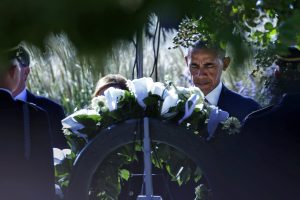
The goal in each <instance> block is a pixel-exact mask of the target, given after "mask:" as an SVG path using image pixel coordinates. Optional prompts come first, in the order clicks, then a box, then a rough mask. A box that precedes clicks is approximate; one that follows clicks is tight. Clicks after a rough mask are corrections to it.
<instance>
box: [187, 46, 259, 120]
mask: <svg viewBox="0 0 300 200" xmlns="http://www.w3.org/2000/svg"><path fill="white" fill-rule="evenodd" d="M186 61H187V65H188V67H189V70H190V74H191V76H192V81H193V83H194V85H195V86H196V87H199V88H200V90H201V91H202V92H203V93H204V95H205V99H206V101H207V102H208V103H210V104H212V105H215V106H218V107H219V108H220V109H222V110H224V111H227V112H229V114H230V115H231V116H234V117H237V118H238V119H239V120H240V121H242V120H243V119H244V118H245V117H246V116H247V115H248V114H249V113H251V112H253V111H255V110H257V109H259V108H260V105H259V104H258V103H257V102H255V101H254V100H253V99H250V98H248V97H244V96H242V95H240V94H238V93H236V92H233V91H231V90H229V89H228V88H226V87H225V86H224V84H223V83H222V82H221V81H220V80H221V75H222V71H225V70H226V69H227V67H228V65H229V63H230V58H229V57H225V53H224V52H223V51H222V50H221V49H217V48H213V47H209V44H208V43H207V42H202V41H198V42H197V43H195V44H194V45H193V46H192V48H191V49H190V50H189V53H188V55H187V57H186Z"/></svg>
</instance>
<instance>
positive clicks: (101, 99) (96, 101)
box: [91, 95, 107, 112]
mask: <svg viewBox="0 0 300 200" xmlns="http://www.w3.org/2000/svg"><path fill="white" fill-rule="evenodd" d="M91 106H92V108H93V109H94V110H96V111H97V112H99V111H100V107H102V106H105V107H107V102H106V98H105V96H102V95H101V96H96V97H94V98H93V99H92V104H91Z"/></svg>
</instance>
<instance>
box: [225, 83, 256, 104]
mask: <svg viewBox="0 0 300 200" xmlns="http://www.w3.org/2000/svg"><path fill="white" fill-rule="evenodd" d="M223 89H224V90H225V93H226V94H227V95H229V96H230V98H232V99H236V100H237V101H239V102H242V103H244V104H247V105H248V106H251V107H253V108H255V109H260V108H261V106H260V105H259V103H257V102H256V101H255V100H254V99H252V98H250V97H247V96H244V95H242V94H239V93H237V92H235V91H233V90H230V89H228V88H226V87H225V86H224V87H223Z"/></svg>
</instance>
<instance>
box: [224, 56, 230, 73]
mask: <svg viewBox="0 0 300 200" xmlns="http://www.w3.org/2000/svg"><path fill="white" fill-rule="evenodd" d="M229 64H230V57H225V58H223V71H225V70H226V69H227V67H228V66H229Z"/></svg>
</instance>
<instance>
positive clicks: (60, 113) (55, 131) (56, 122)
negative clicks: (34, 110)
mask: <svg viewBox="0 0 300 200" xmlns="http://www.w3.org/2000/svg"><path fill="white" fill-rule="evenodd" d="M27 101H28V102H31V103H33V104H36V105H37V106H38V107H40V108H42V109H44V110H45V111H46V112H47V113H48V116H49V119H50V124H51V132H52V134H51V137H52V141H53V147H56V148H60V149H64V148H68V144H67V141H66V138H65V137H64V134H63V131H62V124H61V120H62V119H64V118H65V113H64V110H63V107H62V106H61V105H59V104H58V103H56V102H54V101H52V100H51V99H48V98H46V97H42V96H36V95H34V94H32V93H31V92H29V91H28V90H27Z"/></svg>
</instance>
